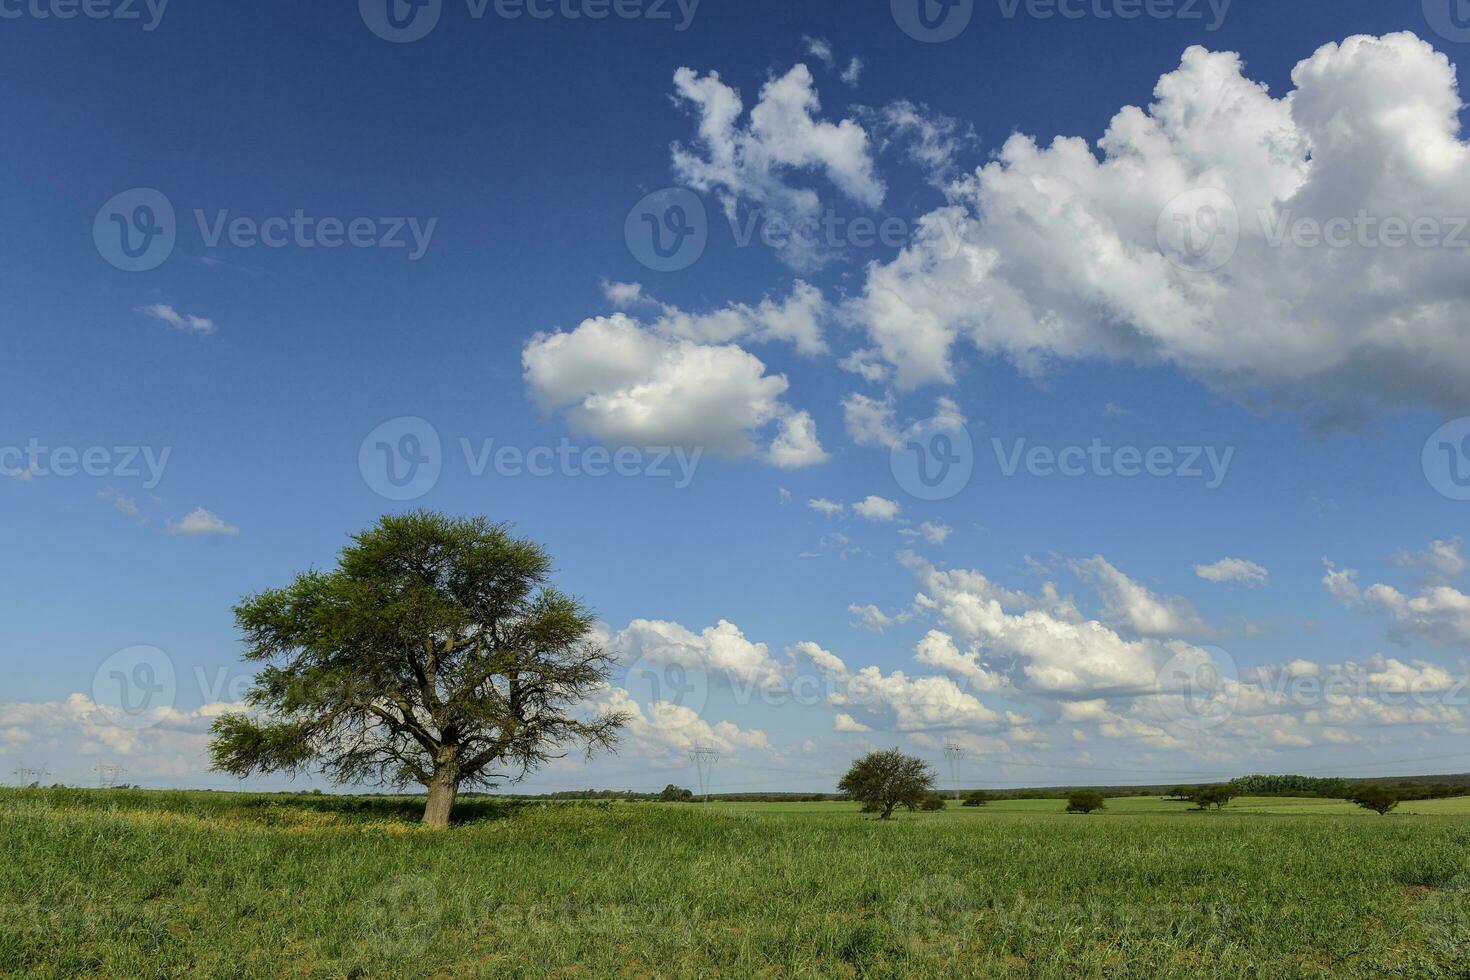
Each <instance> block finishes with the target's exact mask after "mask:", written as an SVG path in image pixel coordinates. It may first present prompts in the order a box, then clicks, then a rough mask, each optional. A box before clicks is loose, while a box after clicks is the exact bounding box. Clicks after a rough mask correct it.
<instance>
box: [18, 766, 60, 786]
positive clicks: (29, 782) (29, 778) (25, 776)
mask: <svg viewBox="0 0 1470 980" xmlns="http://www.w3.org/2000/svg"><path fill="white" fill-rule="evenodd" d="M49 775H51V770H49V769H47V768H46V767H45V766H44V765H43V766H41V768H39V769H29V768H27V767H26V766H25V764H24V763H21V764H19V765H17V766H16V767H15V778H16V779H17V780H19V783H20V785H21V786H40V785H41V783H43V782H45V780H46V777H47V776H49Z"/></svg>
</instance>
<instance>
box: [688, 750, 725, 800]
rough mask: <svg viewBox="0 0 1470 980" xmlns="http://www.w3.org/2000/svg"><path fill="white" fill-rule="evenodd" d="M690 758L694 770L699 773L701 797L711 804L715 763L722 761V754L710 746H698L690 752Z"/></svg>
mask: <svg viewBox="0 0 1470 980" xmlns="http://www.w3.org/2000/svg"><path fill="white" fill-rule="evenodd" d="M689 758H690V759H691V760H692V761H693V762H694V768H695V769H696V770H697V771H698V772H699V795H700V796H703V797H704V802H706V803H708V802H709V781H710V776H711V775H713V773H714V770H715V763H716V762H719V761H720V753H719V752H717V751H716V750H715V749H714V747H712V746H709V745H696V746H695V747H694V748H693V749H691V750H690V751H689Z"/></svg>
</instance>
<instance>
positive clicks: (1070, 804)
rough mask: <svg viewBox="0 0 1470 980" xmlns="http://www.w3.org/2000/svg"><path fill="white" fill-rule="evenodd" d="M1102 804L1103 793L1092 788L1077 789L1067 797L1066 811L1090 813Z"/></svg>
mask: <svg viewBox="0 0 1470 980" xmlns="http://www.w3.org/2000/svg"><path fill="white" fill-rule="evenodd" d="M1104 806H1105V804H1104V803H1103V795H1102V794H1101V793H1099V792H1097V791H1096V790H1092V789H1079V790H1077V791H1076V792H1074V793H1072V794H1070V795H1069V796H1068V797H1067V812H1068V813H1091V812H1092V811H1093V810H1101V809H1103V808H1104Z"/></svg>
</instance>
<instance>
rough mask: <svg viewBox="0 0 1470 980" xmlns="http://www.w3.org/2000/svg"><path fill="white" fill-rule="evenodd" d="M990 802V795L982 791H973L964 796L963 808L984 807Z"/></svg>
mask: <svg viewBox="0 0 1470 980" xmlns="http://www.w3.org/2000/svg"><path fill="white" fill-rule="evenodd" d="M989 802H990V794H989V793H987V792H985V790H983V789H973V790H971V791H970V792H968V793H966V794H965V802H964V804H963V805H964V806H984V805H985V804H987V803H989Z"/></svg>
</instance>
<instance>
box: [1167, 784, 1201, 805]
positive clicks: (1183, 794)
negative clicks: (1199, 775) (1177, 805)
mask: <svg viewBox="0 0 1470 980" xmlns="http://www.w3.org/2000/svg"><path fill="white" fill-rule="evenodd" d="M1194 793H1195V787H1193V786H1175V787H1174V788H1173V789H1171V790H1169V799H1171V800H1177V801H1179V802H1181V803H1183V802H1185V801H1187V800H1192V799H1194Z"/></svg>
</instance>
